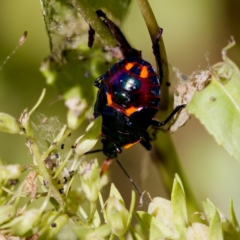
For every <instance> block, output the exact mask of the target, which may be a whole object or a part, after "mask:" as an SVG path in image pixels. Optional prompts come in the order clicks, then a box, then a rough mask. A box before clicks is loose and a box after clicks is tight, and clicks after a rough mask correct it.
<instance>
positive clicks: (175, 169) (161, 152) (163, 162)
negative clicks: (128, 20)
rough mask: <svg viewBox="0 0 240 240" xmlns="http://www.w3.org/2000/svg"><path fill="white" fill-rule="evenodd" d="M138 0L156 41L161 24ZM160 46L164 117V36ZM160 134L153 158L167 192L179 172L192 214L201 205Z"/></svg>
mask: <svg viewBox="0 0 240 240" xmlns="http://www.w3.org/2000/svg"><path fill="white" fill-rule="evenodd" d="M136 1H137V3H138V6H139V8H140V11H141V13H142V15H143V18H144V20H145V23H146V25H147V28H148V31H149V34H150V37H151V40H152V43H154V42H155V41H156V36H157V34H158V31H159V26H158V23H157V21H156V18H155V16H154V14H153V11H152V9H151V7H150V5H149V3H148V1H147V0H136ZM159 46H160V56H161V62H162V68H163V83H164V84H163V85H162V86H161V89H162V92H161V106H160V111H159V112H160V114H161V116H162V117H163V118H164V115H165V116H167V115H168V111H167V109H168V105H169V94H168V89H167V86H166V83H167V82H169V70H168V61H167V54H166V50H165V47H164V43H163V38H162V37H161V38H160V41H159ZM171 111H172V107H171ZM159 135H161V136H158V137H159V138H160V137H161V141H155V142H154V146H155V150H154V153H153V160H154V163H155V164H156V166H157V169H158V171H159V175H160V176H161V177H162V178H163V182H164V185H165V188H166V190H167V193H168V194H169V196H170V195H171V189H172V184H173V179H174V177H175V173H178V174H179V176H180V178H181V180H182V182H183V185H184V189H185V193H186V199H187V203H188V204H187V205H188V210H189V212H190V214H192V213H193V212H194V211H197V210H199V207H198V204H197V203H196V200H195V199H194V196H193V193H192V191H191V189H190V187H189V184H188V182H187V180H186V178H185V175H184V174H183V171H182V168H181V166H180V163H179V159H178V156H177V153H176V150H175V147H174V145H173V142H172V140H171V137H170V136H169V135H168V134H166V133H159Z"/></svg>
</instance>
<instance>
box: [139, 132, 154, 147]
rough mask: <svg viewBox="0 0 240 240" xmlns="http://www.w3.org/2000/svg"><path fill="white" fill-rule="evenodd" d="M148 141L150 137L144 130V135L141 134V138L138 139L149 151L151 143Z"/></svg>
mask: <svg viewBox="0 0 240 240" xmlns="http://www.w3.org/2000/svg"><path fill="white" fill-rule="evenodd" d="M150 141H151V138H150V136H149V134H148V132H145V133H144V135H143V138H142V139H141V141H140V143H141V144H142V146H143V147H145V148H146V150H148V151H150V150H151V149H152V145H151V143H150Z"/></svg>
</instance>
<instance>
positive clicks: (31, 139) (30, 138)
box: [24, 89, 63, 206]
mask: <svg viewBox="0 0 240 240" xmlns="http://www.w3.org/2000/svg"><path fill="white" fill-rule="evenodd" d="M44 96H45V89H44V90H43V92H42V94H41V96H40V98H39V100H38V102H37V103H36V104H35V106H34V107H33V108H32V110H31V111H30V112H29V114H28V115H27V117H26V119H25V120H24V121H26V122H25V123H24V127H25V130H26V134H25V136H26V137H27V144H28V147H29V149H30V151H31V153H32V156H33V160H34V163H35V164H36V165H37V166H38V168H39V173H40V175H41V176H42V177H43V179H44V181H46V182H47V183H48V185H49V189H50V191H51V193H52V195H53V196H54V198H55V199H56V201H57V202H58V203H59V205H60V206H63V198H62V195H61V194H60V192H59V191H58V188H57V186H55V185H54V182H53V181H52V177H51V175H50V174H49V172H48V170H47V168H46V166H45V164H44V161H43V160H42V158H41V154H40V151H39V149H38V146H37V143H36V139H35V136H34V131H33V129H32V126H31V121H30V116H31V114H32V113H33V112H34V111H35V110H36V109H37V108H38V107H39V105H40V103H41V102H42V100H43V98H44Z"/></svg>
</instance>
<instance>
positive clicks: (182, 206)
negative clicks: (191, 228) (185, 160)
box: [171, 175, 188, 226]
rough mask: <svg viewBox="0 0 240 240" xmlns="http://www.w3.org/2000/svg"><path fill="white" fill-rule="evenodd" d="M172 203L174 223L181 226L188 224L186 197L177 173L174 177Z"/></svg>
mask: <svg viewBox="0 0 240 240" xmlns="http://www.w3.org/2000/svg"><path fill="white" fill-rule="evenodd" d="M171 203H172V211H173V219H174V223H175V224H177V225H180V226H186V224H187V222H188V215H187V206H186V197H185V193H184V189H183V186H182V182H181V180H180V178H179V176H178V175H176V177H175V179H174V183H173V190H172V195H171Z"/></svg>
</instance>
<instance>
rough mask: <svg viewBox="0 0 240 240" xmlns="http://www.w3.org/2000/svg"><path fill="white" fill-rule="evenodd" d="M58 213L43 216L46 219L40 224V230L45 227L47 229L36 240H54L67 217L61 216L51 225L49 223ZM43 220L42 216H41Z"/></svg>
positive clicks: (65, 215)
mask: <svg viewBox="0 0 240 240" xmlns="http://www.w3.org/2000/svg"><path fill="white" fill-rule="evenodd" d="M57 214H58V212H54V211H53V212H48V213H46V214H45V215H47V217H46V218H45V220H44V221H43V222H42V224H41V226H40V229H42V227H47V229H46V230H45V231H44V232H43V234H41V236H39V238H38V240H44V239H54V237H55V236H56V235H57V234H58V233H59V231H60V230H61V229H62V227H63V226H64V225H65V224H66V223H67V222H68V219H69V217H68V215H67V214H61V215H60V216H59V217H58V218H57V219H56V220H55V221H54V222H53V223H52V224H51V225H50V222H51V221H52V219H53V218H54V217H56V215H57ZM42 218H44V216H42Z"/></svg>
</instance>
